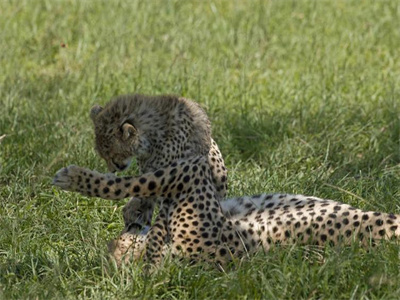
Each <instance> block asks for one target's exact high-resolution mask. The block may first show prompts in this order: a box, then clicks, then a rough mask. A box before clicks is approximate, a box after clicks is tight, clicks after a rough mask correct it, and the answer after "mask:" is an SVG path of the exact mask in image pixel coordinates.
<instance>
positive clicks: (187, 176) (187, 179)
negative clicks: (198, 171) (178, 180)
mask: <svg viewBox="0 0 400 300" xmlns="http://www.w3.org/2000/svg"><path fill="white" fill-rule="evenodd" d="M189 181H190V176H189V175H186V176H185V177H183V182H185V183H188V182H189Z"/></svg>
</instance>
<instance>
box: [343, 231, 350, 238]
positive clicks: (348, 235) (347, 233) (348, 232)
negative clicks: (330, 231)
mask: <svg viewBox="0 0 400 300" xmlns="http://www.w3.org/2000/svg"><path fill="white" fill-rule="evenodd" d="M351 233H352V231H351V230H346V232H345V233H344V234H345V235H346V236H347V237H350V236H351Z"/></svg>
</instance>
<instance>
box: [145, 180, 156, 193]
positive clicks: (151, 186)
mask: <svg viewBox="0 0 400 300" xmlns="http://www.w3.org/2000/svg"><path fill="white" fill-rule="evenodd" d="M147 188H148V189H149V190H150V191H152V190H154V189H155V188H156V183H155V182H154V181H150V182H149V185H148V186H147Z"/></svg>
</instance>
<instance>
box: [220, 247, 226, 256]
mask: <svg viewBox="0 0 400 300" xmlns="http://www.w3.org/2000/svg"><path fill="white" fill-rule="evenodd" d="M219 254H220V255H221V256H225V255H226V250H225V249H224V248H221V249H220V250H219Z"/></svg>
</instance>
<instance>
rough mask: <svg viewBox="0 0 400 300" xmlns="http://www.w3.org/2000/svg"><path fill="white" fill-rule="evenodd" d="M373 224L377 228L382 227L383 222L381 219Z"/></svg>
mask: <svg viewBox="0 0 400 300" xmlns="http://www.w3.org/2000/svg"><path fill="white" fill-rule="evenodd" d="M375 224H376V225H378V226H382V225H383V221H382V220H381V219H378V220H376V222H375Z"/></svg>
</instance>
